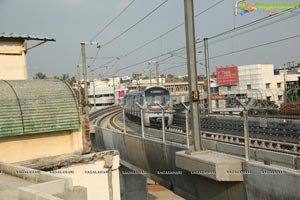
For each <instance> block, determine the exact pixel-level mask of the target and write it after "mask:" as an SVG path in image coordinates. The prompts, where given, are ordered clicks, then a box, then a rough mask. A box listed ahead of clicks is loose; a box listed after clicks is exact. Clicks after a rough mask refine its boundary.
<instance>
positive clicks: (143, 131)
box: [135, 102, 145, 139]
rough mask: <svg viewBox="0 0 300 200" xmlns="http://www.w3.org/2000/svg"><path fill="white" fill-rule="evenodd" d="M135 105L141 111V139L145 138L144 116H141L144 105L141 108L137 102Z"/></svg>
mask: <svg viewBox="0 0 300 200" xmlns="http://www.w3.org/2000/svg"><path fill="white" fill-rule="evenodd" d="M135 104H136V105H137V106H138V107H139V108H140V110H141V126H142V138H143V139H144V138H145V130H144V115H143V109H144V107H145V104H144V105H143V106H141V105H140V104H139V103H138V102H135Z"/></svg>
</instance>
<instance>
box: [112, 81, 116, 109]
mask: <svg viewBox="0 0 300 200" xmlns="http://www.w3.org/2000/svg"><path fill="white" fill-rule="evenodd" d="M112 78H113V87H114V104H116V86H115V76H113V77H112Z"/></svg>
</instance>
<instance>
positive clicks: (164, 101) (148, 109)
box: [124, 86, 174, 127]
mask: <svg viewBox="0 0 300 200" xmlns="http://www.w3.org/2000/svg"><path fill="white" fill-rule="evenodd" d="M136 103H138V104H139V105H141V106H143V105H145V106H144V110H143V117H144V125H145V126H148V127H149V126H152V125H158V124H159V125H160V124H162V109H161V108H160V106H159V105H158V104H160V105H161V106H163V109H164V112H165V115H164V116H165V125H166V126H167V125H171V124H172V122H173V112H174V110H173V107H172V96H171V93H170V91H169V90H167V89H166V88H164V87H161V86H153V87H149V88H147V89H145V90H144V91H135V92H129V93H127V94H126V95H125V101H124V105H126V106H125V114H126V117H127V118H129V119H130V120H133V121H137V122H140V118H141V112H140V108H139V107H138V106H137V105H136Z"/></svg>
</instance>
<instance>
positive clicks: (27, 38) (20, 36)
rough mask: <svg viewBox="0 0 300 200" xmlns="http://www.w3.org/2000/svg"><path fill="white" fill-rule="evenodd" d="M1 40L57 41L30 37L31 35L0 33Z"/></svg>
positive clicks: (35, 36)
mask: <svg viewBox="0 0 300 200" xmlns="http://www.w3.org/2000/svg"><path fill="white" fill-rule="evenodd" d="M0 38H20V39H26V40H44V41H55V39H54V38H48V37H43V36H37V35H29V34H15V33H5V32H3V33H0Z"/></svg>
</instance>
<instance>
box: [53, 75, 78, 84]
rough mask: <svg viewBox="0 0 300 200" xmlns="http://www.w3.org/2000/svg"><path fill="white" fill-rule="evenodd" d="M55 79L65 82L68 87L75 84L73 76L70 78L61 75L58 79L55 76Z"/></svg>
mask: <svg viewBox="0 0 300 200" xmlns="http://www.w3.org/2000/svg"><path fill="white" fill-rule="evenodd" d="M55 78H58V79H60V80H63V81H66V82H67V83H69V85H70V86H73V85H74V83H76V78H75V76H72V77H70V75H69V74H62V75H61V76H60V77H57V76H55Z"/></svg>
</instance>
